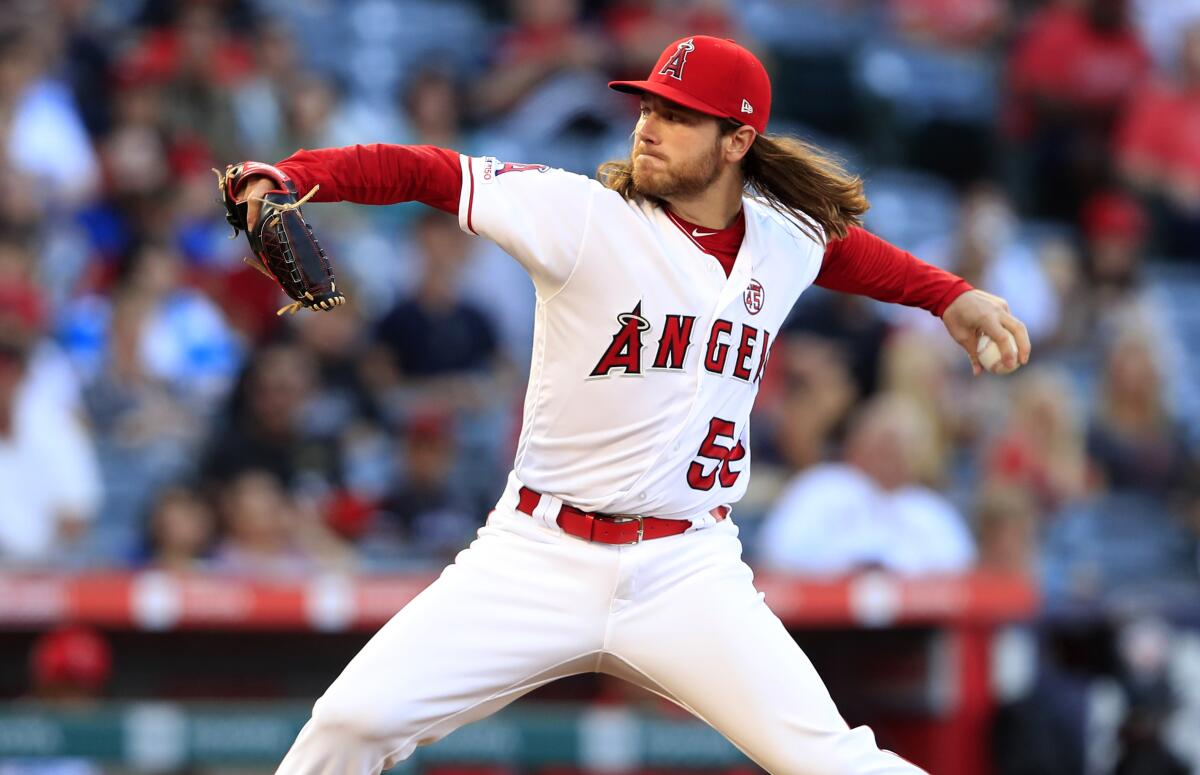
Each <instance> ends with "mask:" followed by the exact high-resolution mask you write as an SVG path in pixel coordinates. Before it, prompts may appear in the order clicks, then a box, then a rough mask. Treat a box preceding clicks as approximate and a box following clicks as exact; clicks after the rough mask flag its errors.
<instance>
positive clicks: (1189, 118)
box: [1114, 20, 1200, 255]
mask: <svg viewBox="0 0 1200 775" xmlns="http://www.w3.org/2000/svg"><path fill="white" fill-rule="evenodd" d="M1180 37H1181V38H1182V40H1183V46H1182V48H1181V50H1180V52H1179V65H1178V67H1177V75H1176V77H1174V78H1169V79H1161V80H1156V81H1152V82H1148V83H1146V84H1144V85H1143V86H1142V87H1141V88H1139V89H1138V90H1137V92H1136V93H1135V94H1134V96H1133V98H1132V99H1131V101H1130V104H1129V106H1128V107H1127V109H1126V111H1125V114H1124V117H1123V120H1122V123H1121V125H1120V127H1119V130H1118V132H1117V134H1116V136H1115V138H1114V145H1115V151H1116V154H1117V161H1118V163H1119V165H1120V169H1121V172H1122V173H1123V174H1124V176H1125V178H1126V179H1127V180H1129V181H1130V182H1131V183H1132V184H1133V185H1135V186H1136V187H1138V188H1139V189H1141V190H1142V191H1145V192H1147V193H1149V194H1152V195H1154V196H1155V197H1156V199H1157V200H1158V201H1161V202H1163V203H1164V204H1165V205H1166V206H1167V214H1166V215H1167V223H1166V227H1167V229H1166V231H1167V233H1166V234H1165V235H1164V236H1165V238H1166V242H1165V245H1164V248H1165V250H1166V251H1167V252H1168V253H1170V254H1172V255H1187V254H1188V253H1190V252H1192V250H1193V249H1194V247H1195V240H1196V237H1197V236H1198V235H1200V20H1197V21H1194V22H1192V23H1191V25H1190V26H1188V27H1187V28H1186V29H1185V30H1184V32H1183V33H1182V35H1181V36H1180Z"/></svg>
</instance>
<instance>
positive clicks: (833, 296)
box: [767, 288, 888, 397]
mask: <svg viewBox="0 0 1200 775" xmlns="http://www.w3.org/2000/svg"><path fill="white" fill-rule="evenodd" d="M784 330H785V331H788V332H792V331H795V332H798V333H805V334H811V335H812V336H818V337H822V338H824V339H829V340H832V341H833V342H835V343H837V346H838V349H840V350H841V351H842V353H843V355H844V356H845V358H846V359H847V364H848V366H849V368H850V373H851V376H852V377H853V379H854V384H855V387H856V388H857V392H858V395H859V397H866V396H870V395H871V394H873V393H874V392H875V389H876V384H877V382H878V379H879V373H878V372H879V354H880V352H882V350H883V343H884V340H885V339H886V338H887V335H888V324H887V323H886V322H885V321H884V319H883V317H882V316H880V314H879V310H878V308H877V307H876V306H875V304H874V303H873V302H872V301H871V300H870V299H868V298H866V297H865V296H856V295H854V294H849V293H831V292H828V291H823V290H821V289H820V288H810V289H809V290H806V291H805V292H804V295H803V296H801V297H800V301H799V302H797V304H796V307H795V309H794V310H793V311H792V314H791V315H790V316H789V317H788V319H787V322H786V323H785V324H784ZM767 374H768V375H769V374H770V372H767Z"/></svg>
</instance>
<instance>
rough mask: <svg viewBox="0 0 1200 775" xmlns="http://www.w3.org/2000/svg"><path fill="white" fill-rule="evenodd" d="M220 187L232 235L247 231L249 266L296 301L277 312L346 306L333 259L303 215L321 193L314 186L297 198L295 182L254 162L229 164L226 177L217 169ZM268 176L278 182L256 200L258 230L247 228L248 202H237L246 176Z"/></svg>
mask: <svg viewBox="0 0 1200 775" xmlns="http://www.w3.org/2000/svg"><path fill="white" fill-rule="evenodd" d="M213 172H216V173H217V179H218V180H217V187H218V188H219V189H220V190H221V201H222V203H223V204H224V205H225V220H227V221H229V225H231V226H233V236H234V237H236V236H237V235H238V232H242V231H244V232H246V238H247V239H249V240H250V249H251V250H253V251H254V256H255V257H254V258H253V259H251V258H247V259H245V261H246V263H247V264H249V265H250V266H253V267H254V268H255V269H257V270H259V271H260V272H262V273H263V274H265V275H266V276H267V277H270V278H271V279H272V280H274V281H275V282H277V283H279V285H280V287H281V288H283V290H284V292H285V293H286V294H287V295H288V296H290V297H291V298H292V299H293V301H292V303H291V304H287V305H285V306H283V307H281V308H280V310H279V312H278V313H276V314H279V315H282V314H283V313H285V312H295V311H296V310H298V309H300V308H302V307H304V308H307V309H317V310H321V309H333V308H334V307H337V306H339V305H341V304H345V303H346V297H345V296H344V295H342V294H341V293H340V292H339V291H338V289H337V284H336V283H335V282H334V277H333V267H332V266H330V264H329V257H328V256H326V255H325V251H324V250H323V249H322V248H321V244H320V243H319V242H317V238H316V236H314V235H313V230H312V227H311V226H309V224H308V221H306V220H304V216H303V215H302V214H301V212H300V205H302V204H304V203H305V202H307V201H308V200H309V198H310V197H312V195H313V194H315V193H316V192H317V189H318V188H320V186H314V187H313V189H312V191H309V192H308V193H307V194H305V195H304V196H303V197H300V198H297V191H296V186H295V184H294V183H293V182H292V180H291V179H290V178H289V177H288V176H287V175H286V174H285V173H284V172H283V170H280V169H278V168H276V167H272V166H271V165H269V164H261V163H259V162H256V161H244V162H242V163H240V164H231V165H229V166H228V167H226V168H225V173H224V174H222V173H221V172H220V171H218V170H215V169H214V170H213ZM255 176H265V177H267V178H269V179H271V180H272V181H274V183H275V188H273V189H271V190H270V191H268V192H267V193H266V194H264V195H263V197H262V199H260V200H258V201H260V202H261V203H262V211H261V213H260V215H259V218H258V222H257V223H256V224H255V225H254V229H253V230H251V229H249V228H247V224H246V208H247V203H246V202H238V201H237V194H238V192H239V191H240V190H241V188H242V185H243V184H244V183H245V182H246V180H247V179H248V178H251V177H255Z"/></svg>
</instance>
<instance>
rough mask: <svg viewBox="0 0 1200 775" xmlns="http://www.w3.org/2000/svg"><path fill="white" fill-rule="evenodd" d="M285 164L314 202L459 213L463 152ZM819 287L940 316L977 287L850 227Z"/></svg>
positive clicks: (304, 154)
mask: <svg viewBox="0 0 1200 775" xmlns="http://www.w3.org/2000/svg"><path fill="white" fill-rule="evenodd" d="M276 166H278V167H279V168H280V169H281V170H283V171H284V172H286V173H287V174H288V175H289V176H290V177H291V178H292V180H293V181H294V182H295V183H296V188H297V189H299V190H300V192H301V193H304V192H307V191H308V190H310V189H311V188H312V187H313V186H314V185H316V184H318V183H319V184H320V185H321V188H320V190H319V191H318V192H317V193H316V194H315V195H314V196H313V201H315V202H340V201H346V202H358V203H360V204H373V205H384V204H395V203H397V202H411V201H417V202H421V203H423V204H426V205H429V206H430V207H436V208H438V209H439V210H445V211H446V212H448V213H451V214H457V212H458V201H459V194H460V193H461V191H462V167H461V166H460V163H459V155H458V153H456V152H454V151H450V150H447V149H445V148H436V147H434V146H430V145H385V144H375V145H354V146H349V147H346V148H324V149H320V150H315V151H298V152H297V153H295V154H293V155H292V156H290V157H288V158H287V159H284V160H283V161H281V162H279V164H278V165H276ZM815 282H816V284H817V285H819V286H821V287H822V288H828V289H829V290H833V291H841V292H844V293H855V294H860V295H863V296H869V297H871V298H873V299H878V300H880V301H886V302H895V303H898V304H905V305H908V306H912V307H920V308H922V309H926V310H929V311H930V312H932V313H933V314H934V315H938V316H939V317H940V316H941V314H942V313H943V312H944V311H945V310H946V307H948V306H950V303H951V302H952V301H954V300H955V299H957V298H958V297H959V296H960V295H961V294H963V293H965V292H966V291H969V290H970V289H971V286H970V285H969V284H968V283H967V282H966V281H965V280H963V279H962V278H960V277H957V276H955V275H953V274H950V273H949V272H946V271H943V270H941V269H938V268H937V267H935V266H931V265H930V264H927V263H925V262H924V261H921V260H920V259H918V258H916V257H915V256H913V255H912V254H910V253H907V252H905V251H903V250H901V249H900V248H897V247H896V246H894V245H891V244H889V243H888V242H885V241H884V240H882V239H880V238H879V237H876V236H875V235H874V234H871V233H870V232H868V231H866V230H865V229H860V228H857V227H855V228H851V229H850V233H849V234H848V235H847V236H846V237H845V238H844V239H840V240H833V241H831V242H830V243H829V245H828V246H827V247H826V249H825V259H824V263H823V264H822V266H821V271H820V272H819V273H818V274H817V278H816V281H815Z"/></svg>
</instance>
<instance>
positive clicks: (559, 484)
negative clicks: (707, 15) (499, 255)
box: [221, 35, 1029, 775]
mask: <svg viewBox="0 0 1200 775" xmlns="http://www.w3.org/2000/svg"><path fill="white" fill-rule="evenodd" d="M610 85H611V86H612V88H614V89H617V90H619V91H623V92H629V93H631V94H635V95H638V96H639V97H640V100H641V114H640V118H639V119H638V121H637V125H636V127H635V129H634V134H633V141H632V148H631V154H630V157H629V158H628V159H626V160H623V161H617V162H610V163H608V164H605V165H604V166H602V167H601V169H600V174H599V180H598V181H597V180H592V179H590V178H587V177H583V176H580V175H575V174H571V173H568V172H564V171H562V170H558V169H550V168H548V167H546V166H543V165H539V164H516V163H510V162H505V161H501V160H499V159H494V158H488V157H483V158H472V157H468V156H462V155H459V154H458V153H455V152H453V151H449V150H445V149H441V148H434V147H429V146H395V145H368V146H354V147H349V148H338V149H324V150H313V151H300V152H298V153H296V154H295V155H293V156H292V157H290V158H288V159H286V160H284V161H282V162H279V163H278V164H277V165H274V166H270V165H266V164H260V163H256V162H243V163H241V164H238V165H233V166H232V167H230V168H229V169H228V170H227V171H226V173H225V174H224V175H223V176H221V178H222V179H221V189H222V191H223V193H224V195H225V197H226V203H227V206H228V207H229V217H230V220H231V222H232V223H234V224H235V226H237V227H239V228H248V230H249V231H248V233H249V235H250V237H251V243H252V245H253V246H254V249H255V253H256V256H257V257H258V260H259V261H261V262H262V265H263V267H262V268H264V270H265V271H268V273H269V274H272V275H273V276H275V277H276V278H277V279H279V280H280V282H281V284H282V285H284V287H285V289H286V290H288V292H289V294H290V295H292V298H293V299H294V300H295V303H294V304H293V305H290V306H289V308H291V309H296V308H298V307H311V308H314V309H327V308H332V307H335V306H337V305H339V304H341V303H342V302H343V301H344V297H343V296H342V295H341V293H340V291H338V290H337V288H336V283H335V282H334V281H333V277H332V273H331V267H330V265H329V262H328V260H327V259H326V258H325V255H324V253H323V252H322V251H321V249H320V247H319V245H318V244H317V243H316V240H315V239H314V238H313V236H312V234H311V230H309V229H308V228H307V225H306V224H305V223H304V221H303V218H302V217H301V216H300V214H299V205H300V204H301V203H302V202H303V201H305V200H306V199H310V200H311V201H313V202H332V201H352V202H360V203H367V204H379V205H382V204H389V203H394V202H404V201H411V200H416V201H420V202H423V203H425V204H427V205H429V206H432V207H436V208H439V209H441V210H445V211H446V212H450V213H454V214H456V215H457V216H458V220H459V223H460V225H461V226H462V228H463V229H465V230H466V231H468V232H469V233H471V234H477V235H480V236H483V237H486V238H488V239H491V240H493V241H495V242H496V243H497V244H499V245H500V246H501V247H503V248H504V249H505V250H506V251H507V252H508V253H510V254H511V255H512V256H513V257H514V258H515V259H516V260H517V261H519V262H520V263H521V265H522V266H523V267H524V268H525V269H526V270H527V271H528V272H529V275H530V277H531V278H532V279H533V283H534V286H535V288H536V291H537V309H536V323H535V329H534V344H533V352H532V360H531V366H530V373H529V387H528V391H527V393H526V396H525V411H524V421H523V427H522V431H521V436H520V442H519V445H518V448H517V453H516V460H515V462H514V464H513V469H512V473H511V474H510V476H509V478H508V484H507V487H506V488H505V491H504V493H503V495H502V496H501V497H500V499H499V501H498V502H497V504H496V507H495V509H494V510H493V511H492V512H491V514H490V515H489V517H488V520H487V524H486V526H484V527H483V528H482V529H480V531H479V534H478V537H477V539H476V540H475V541H474V542H472V543H471V545H470V547H469V548H467V549H466V550H464V551H463V552H461V553H460V554H459V555H458V557H457V558H456V559H455V561H454V563H453V564H452V565H451V566H450V567H448V568H447V569H446V570H445V571H444V572H443V573H442V574H441V576H440V577H439V578H438V579H437V581H435V582H434V583H433V584H432V585H431V586H430V587H429V588H428V589H426V590H425V591H424V592H422V593H421V594H420V595H419V596H418V597H416V598H415V599H414V600H413V601H412V602H411V603H410V604H409V605H407V606H406V607H405V608H404V609H403V610H401V611H400V612H399V613H397V614H396V616H395V617H394V618H393V619H392V620H391V621H390V622H388V623H387V624H386V625H385V626H384V627H383V628H382V629H381V630H380V631H379V632H378V633H377V634H376V635H375V636H374V638H372V639H371V641H370V642H369V643H368V644H367V645H366V646H365V647H364V648H363V650H362V651H361V652H360V653H359V654H358V655H357V656H356V657H355V658H354V659H353V660H352V661H351V662H350V664H349V665H348V666H347V667H346V669H345V671H344V672H343V673H342V674H341V676H339V677H338V678H337V680H336V681H334V683H333V684H332V685H331V686H330V687H329V689H328V690H327V691H326V692H325V694H324V695H323V696H322V697H321V698H320V700H318V701H317V703H316V705H315V706H314V708H313V712H312V718H311V719H310V720H309V722H308V723H307V725H306V726H305V727H304V729H303V730H302V731H301V733H300V735H299V737H298V738H297V740H296V742H295V744H294V745H293V747H292V749H291V751H290V752H289V753H288V754H287V757H286V758H285V759H284V761H283V763H282V765H281V767H280V770H279V771H280V772H281V773H284V774H285V775H299V774H301V773H305V774H307V773H324V774H325V775H334V774H335V773H339V774H341V773H377V772H379V771H380V770H382V769H385V768H388V767H391V766H393V765H395V764H396V763H397V762H399V761H401V760H403V759H405V758H406V757H408V756H409V755H411V754H412V752H413V750H414V749H415V748H416V747H417V746H419V745H425V744H428V743H432V742H434V741H436V740H439V739H440V738H442V737H444V736H445V735H447V734H449V733H450V732H452V731H454V730H455V729H457V728H458V727H460V726H462V725H464V724H467V723H470V722H471V721H475V720H476V719H480V718H483V717H485V716H487V715H488V714H491V713H493V712H494V711H496V710H498V709H500V708H502V707H504V706H505V705H507V704H508V703H510V702H512V701H513V700H515V699H517V698H518V697H520V696H521V695H523V694H525V693H526V692H529V691H530V690H532V689H536V688H537V687H539V686H542V685H543V684H546V683H549V682H550V681H554V680H555V679H557V678H561V677H563V676H567V675H572V674H576V673H581V672H590V671H600V672H604V673H610V674H612V675H615V676H619V677H621V678H623V679H626V680H629V681H632V682H634V683H635V684H638V685H639V686H642V687H645V688H646V689H648V690H650V691H652V692H655V693H657V694H659V695H661V696H663V697H665V698H667V699H669V700H671V701H672V702H675V703H677V704H679V705H680V706H682V707H683V708H686V709H687V710H688V711H690V712H691V713H693V714H695V715H696V716H697V717H699V718H701V719H703V720H704V721H705V722H707V723H708V724H710V725H712V726H713V727H715V728H716V729H717V730H719V731H720V732H721V733H722V734H724V735H725V736H726V737H727V738H729V739H730V740H731V741H732V742H733V743H734V744H735V745H737V746H738V747H739V748H740V749H741V750H742V751H744V752H745V753H746V754H747V755H748V756H749V757H750V758H752V759H753V760H754V761H756V762H758V763H759V764H760V765H761V766H762V767H764V768H765V769H767V770H768V771H770V772H773V773H785V774H787V775H801V773H803V774H804V775H818V774H825V773H829V774H832V773H880V774H882V773H894V774H896V775H900V773H917V772H920V770H919V769H918V768H917V767H915V766H914V765H912V764H910V763H908V762H906V761H904V760H903V759H901V758H900V757H898V756H896V755H895V754H892V753H889V752H887V751H883V750H880V749H879V747H878V746H877V745H876V743H875V740H874V737H873V735H872V733H871V731H870V730H869V729H867V728H865V727H859V728H856V729H851V728H850V727H849V726H848V725H847V724H846V722H845V721H844V720H843V719H842V717H841V716H840V715H839V714H838V711H837V709H836V707H835V706H834V703H833V701H832V700H831V699H830V696H829V692H828V691H827V690H826V688H825V686H824V684H823V683H822V682H821V679H820V677H819V676H818V675H817V673H816V672H815V670H814V669H813V667H812V665H811V664H810V663H809V661H808V659H807V658H806V657H805V655H804V653H803V652H802V651H801V650H800V648H799V647H798V646H797V645H796V643H795V641H794V640H793V639H792V637H791V636H790V635H789V634H788V633H787V631H786V630H785V629H784V627H783V625H782V624H781V623H780V621H779V619H778V618H777V617H776V616H775V615H774V614H772V613H771V611H770V609H769V608H768V607H767V605H766V603H765V602H764V600H763V596H762V595H761V594H760V593H759V592H758V591H756V590H755V588H754V582H753V578H752V576H751V572H750V569H749V568H748V567H747V566H746V565H745V564H744V563H743V562H742V559H741V544H740V542H739V541H738V528H737V526H736V524H735V523H734V520H733V519H732V516H731V504H733V503H736V502H737V500H738V499H739V498H740V497H741V496H742V494H743V493H744V492H745V491H746V485H747V481H748V480H749V478H750V462H751V454H750V435H749V420H750V409H751V407H752V406H753V404H754V397H755V395H756V393H757V391H758V386H759V383H760V381H761V379H762V375H763V370H764V369H765V368H766V365H767V360H768V357H769V355H770V352H771V346H772V345H773V344H774V343H775V342H776V341H777V338H778V335H779V331H780V328H781V326H782V325H783V322H784V320H785V318H786V317H787V315H788V312H789V310H790V309H791V308H792V305H793V303H794V302H795V301H796V299H797V297H798V296H799V295H800V294H801V293H802V292H803V291H804V289H805V288H807V287H809V286H810V285H813V284H816V285H819V286H822V287H825V288H831V289H834V290H838V291H845V292H851V293H858V294H864V295H868V296H870V297H872V298H875V299H881V300H885V301H889V302H897V303H900V304H907V305H913V306H919V307H923V308H924V309H927V310H929V311H930V312H931V313H932V314H934V315H937V316H939V317H940V318H941V319H942V321H943V322H944V323H945V325H946V328H947V330H948V332H949V334H950V335H951V336H952V337H953V338H954V339H955V340H956V341H957V342H958V343H959V344H960V345H961V346H962V347H963V348H964V349H965V350H966V352H967V355H968V356H969V357H970V358H971V361H972V363H973V366H974V370H975V372H976V373H979V371H980V369H981V367H980V364H979V361H978V359H977V355H976V345H977V344H978V343H979V340H980V337H981V336H983V335H987V336H988V337H990V339H991V340H992V341H994V342H1003V343H1005V346H1004V351H1003V363H1004V365H1005V367H1007V368H1015V367H1016V366H1017V365H1018V364H1020V363H1024V362H1026V361H1027V360H1028V357H1029V338H1028V336H1027V335H1026V332H1025V327H1024V326H1023V325H1022V324H1021V322H1020V321H1019V320H1017V319H1016V318H1015V317H1013V316H1012V315H1011V314H1010V313H1009V311H1008V307H1007V304H1006V303H1005V302H1004V301H1003V300H1002V299H999V298H997V297H995V296H991V295H989V294H986V293H983V292H981V291H977V290H973V289H972V288H971V287H970V286H969V285H968V284H967V283H966V282H964V281H963V280H961V279H960V278H958V277H955V276H954V275H951V274H948V273H946V272H943V271H941V270H939V269H936V268H934V267H932V266H930V265H927V264H925V263H922V262H921V261H919V260H917V259H916V258H914V257H913V256H911V255H909V254H907V253H905V252H903V251H901V250H899V249H897V248H895V247H893V246H891V245H889V244H887V243H886V242H884V241H882V240H880V239H878V238H877V237H875V236H873V235H871V234H869V233H868V232H866V231H864V230H863V229H862V228H861V227H860V218H861V216H862V214H863V213H864V212H865V211H866V209H867V206H868V205H867V201H866V199H865V197H864V196H863V193H862V184H861V181H860V180H858V179H857V178H855V177H852V176H850V175H848V174H847V173H846V172H845V171H843V169H842V168H841V167H840V166H839V165H838V164H837V163H836V162H835V161H833V160H832V159H830V158H829V157H828V156H827V155H825V154H824V153H823V152H822V151H821V150H820V149H817V148H814V147H812V146H809V145H807V144H804V143H801V142H800V141H797V140H794V139H789V138H785V137H778V136H772V135H769V134H765V133H764V132H765V129H766V126H767V118H768V116H769V115H770V111H771V87H770V82H769V79H768V76H767V73H766V71H765V70H764V68H763V66H762V64H761V63H760V62H759V61H758V60H757V59H756V58H755V57H754V56H753V55H752V54H751V53H750V52H749V51H747V50H746V49H744V48H742V47H741V46H738V45H737V44H736V43H734V42H732V41H728V40H721V39H717V38H711V37H705V36H700V35H696V36H693V37H688V38H685V39H683V40H679V41H676V42H674V43H672V44H671V45H670V46H668V47H667V49H666V50H665V51H664V52H663V54H662V56H661V57H660V58H659V60H658V62H657V63H656V64H655V66H654V68H653V70H652V71H651V72H650V75H649V77H648V79H647V80H644V81H617V82H613V83H612V84H610ZM285 309H287V308H285Z"/></svg>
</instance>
